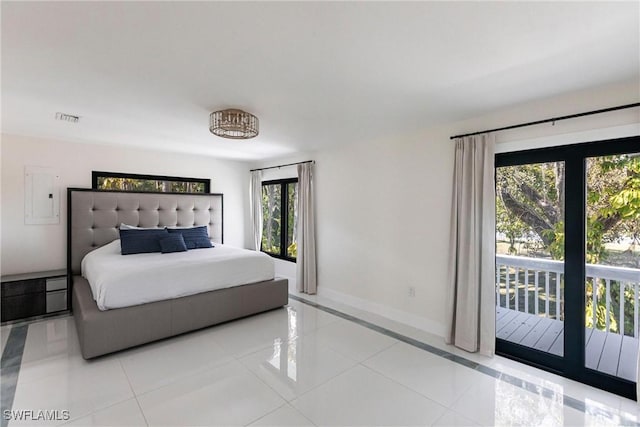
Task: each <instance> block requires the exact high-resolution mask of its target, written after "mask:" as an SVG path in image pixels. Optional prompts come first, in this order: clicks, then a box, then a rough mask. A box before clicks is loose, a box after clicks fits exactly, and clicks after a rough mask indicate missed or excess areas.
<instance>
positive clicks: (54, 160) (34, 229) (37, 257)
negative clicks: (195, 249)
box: [0, 134, 250, 274]
mask: <svg viewBox="0 0 640 427" xmlns="http://www.w3.org/2000/svg"><path fill="white" fill-rule="evenodd" d="M1 148H2V173H1V182H2V187H1V188H2V195H1V202H2V203H1V205H2V228H1V229H0V230H1V231H2V235H1V238H2V252H1V261H2V262H1V264H0V267H1V270H2V274H13V273H22V272H30V271H41V270H49V269H58V268H64V267H66V218H67V216H66V187H84V188H90V187H91V171H93V170H98V171H110V172H124V173H139V174H151V175H169V176H184V177H194V178H210V179H211V191H212V192H214V193H223V194H224V238H225V244H229V245H233V246H239V247H248V243H249V241H248V240H247V239H248V238H249V235H250V234H249V231H248V230H249V229H248V225H249V221H248V209H247V206H246V205H247V203H248V195H247V188H248V185H249V182H248V169H249V167H248V164H247V163H242V162H236V161H229V160H220V159H215V158H211V157H205V156H195V155H185V154H175V153H168V152H160V151H149V150H140V149H133V148H131V149H130V148H122V147H120V146H105V145H94V144H79V143H70V142H64V141H55V140H48V139H40V138H30V137H23V136H15V135H5V134H3V135H2V147H1ZM27 165H29V166H46V167H52V168H57V169H58V170H59V171H60V172H61V175H62V176H61V186H62V188H63V190H62V194H61V198H60V201H61V203H60V207H61V220H60V224H55V225H25V223H24V167H25V166H27Z"/></svg>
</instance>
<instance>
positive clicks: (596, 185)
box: [496, 137, 640, 398]
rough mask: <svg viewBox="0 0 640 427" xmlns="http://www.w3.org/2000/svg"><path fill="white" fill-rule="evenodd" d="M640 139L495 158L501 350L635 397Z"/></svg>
mask: <svg viewBox="0 0 640 427" xmlns="http://www.w3.org/2000/svg"><path fill="white" fill-rule="evenodd" d="M639 147H640V137H632V138H623V139H618V140H610V141H602V142H594V143H585V144H575V145H569V146H562V147H553V148H545V149H539V150H529V151H522V152H515V153H503V154H498V155H496V340H497V342H496V349H497V352H498V353H499V354H503V355H505V356H508V357H512V358H516V359H518V360H521V361H524V362H526V363H530V364H534V365H536V366H539V367H542V368H544V369H547V370H551V371H554V372H556V373H559V374H561V375H564V376H566V377H569V378H572V379H576V380H578V381H581V382H584V383H587V384H591V385H594V386H596V387H600V388H604V389H606V390H609V391H612V392H615V393H618V394H621V395H624V396H627V397H631V398H635V382H636V377H637V356H638V336H639V330H640V326H639V323H638V317H639V315H640V313H639V311H640V306H639V303H638V297H639V292H640V289H639V287H640V155H638V151H640V150H639Z"/></svg>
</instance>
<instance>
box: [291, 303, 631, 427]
mask: <svg viewBox="0 0 640 427" xmlns="http://www.w3.org/2000/svg"><path fill="white" fill-rule="evenodd" d="M289 298H291V299H293V300H295V301H299V302H301V303H303V304H307V305H309V306H311V307H315V308H317V309H319V310H322V311H325V312H327V313H330V314H333V315H335V316H338V317H341V318H343V319H345V320H350V321H352V322H354V323H356V324H358V325H361V326H364V327H366V328H369V329H371V330H373V331H376V332H379V333H381V334H383V335H386V336H389V337H391V338H395V339H397V340H398V341H401V342H404V343H406V344H409V345H412V346H414V347H417V348H420V349H422V350H424V351H428V352H429V353H432V354H435V355H436V356H440V357H442V358H444V359H447V360H450V361H452V362H454V363H457V364H459V365H462V366H466V367H468V368H470V369H473V370H475V371H477V372H480V373H482V374H485V375H488V376H491V377H493V378H495V379H498V380H501V381H504V382H506V383H508V384H511V385H513V386H515V387H519V388H522V389H524V390H526V391H529V392H532V393H535V394H542V396H543V397H546V398H549V397H550V396H554V395H556V394H557V393H556V392H554V391H553V390H551V389H549V388H547V387H544V386H542V385H536V384H534V383H532V382H529V381H527V380H524V379H521V378H518V377H516V376H514V375H511V374H507V373H504V372H500V371H498V370H496V369H494V368H490V367H488V366H485V365H483V364H481V363H478V362H474V361H472V360H469V359H466V358H464V357H462V356H459V355H456V354H454V353H451V352H449V351H446V350H443V349H440V348H437V347H435V346H432V345H430V344H427V343H423V342H421V341H418V340H416V339H414V338H410V337H407V336H405V335H402V334H400V333H398V332H395V331H392V330H390V329H387V328H384V327H382V326H378V325H376V324H374V323H372V322H369V321H366V320H363V319H359V318H357V317H355V316H352V315H350V314H347V313H343V312H341V311H339V310H336V309H334V308H331V307H327V306H324V305H322V304H319V303H318V302H315V301H309V300H307V299H305V298H301V297H299V296H297V295H293V294H289ZM539 391H541V393H540V392H539ZM562 397H563V399H562V404H563V406H568V407H570V408H572V409H575V410H577V411H580V412H582V413H586V412H587V408H586V405H585V402H584V401H582V400H580V399H576V398H574V397H571V396H568V395H566V394H565V393H562ZM601 411H602V412H606V414H607V416H609V417H610V418H612V419H613V418H615V417H619V418H621V419H623V420H625V421H628V422H631V423H633V424H630V425H634V426H638V427H640V423H639V422H638V421H636V420H635V419H632V417H633V416H627V415H626V413H625V414H614V413H613V412H611V411H609V410H606V409H602V410H601Z"/></svg>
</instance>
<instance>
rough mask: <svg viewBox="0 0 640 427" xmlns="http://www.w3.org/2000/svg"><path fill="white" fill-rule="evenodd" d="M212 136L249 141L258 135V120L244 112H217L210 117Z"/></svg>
mask: <svg viewBox="0 0 640 427" xmlns="http://www.w3.org/2000/svg"><path fill="white" fill-rule="evenodd" d="M209 130H210V131H211V133H212V134H214V135H218V136H221V137H223V138H230V139H249V138H253V137H254V136H256V135H258V118H257V117H256V116H254V115H253V114H251V113H247V112H246V111H242V110H235V109H228V110H221V111H215V112H213V113H211V115H210V116H209Z"/></svg>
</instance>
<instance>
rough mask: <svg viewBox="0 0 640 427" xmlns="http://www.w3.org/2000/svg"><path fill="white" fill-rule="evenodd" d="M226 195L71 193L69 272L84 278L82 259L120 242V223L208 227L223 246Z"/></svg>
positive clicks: (69, 189) (82, 191)
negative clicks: (92, 252)
mask: <svg viewBox="0 0 640 427" xmlns="http://www.w3.org/2000/svg"><path fill="white" fill-rule="evenodd" d="M222 209H223V203H222V194H193V193H190V194H177V193H140V192H126V191H105V190H90V189H83V188H68V189H67V213H68V224H67V264H68V265H67V268H68V271H69V274H71V275H77V274H80V263H81V262H82V258H84V256H85V255H86V254H87V253H89V252H90V251H92V250H94V249H95V248H97V247H100V246H103V245H106V244H107V243H110V242H112V241H113V240H116V239H118V238H119V232H118V228H117V227H118V226H119V225H120V223H125V224H129V225H135V226H139V227H169V226H178V227H190V226H194V225H207V226H208V228H209V236H210V237H211V239H212V240H213V241H214V242H218V243H222V242H223V228H222Z"/></svg>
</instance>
